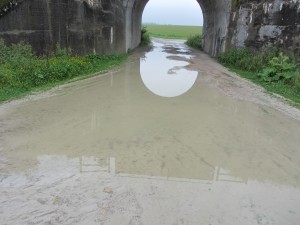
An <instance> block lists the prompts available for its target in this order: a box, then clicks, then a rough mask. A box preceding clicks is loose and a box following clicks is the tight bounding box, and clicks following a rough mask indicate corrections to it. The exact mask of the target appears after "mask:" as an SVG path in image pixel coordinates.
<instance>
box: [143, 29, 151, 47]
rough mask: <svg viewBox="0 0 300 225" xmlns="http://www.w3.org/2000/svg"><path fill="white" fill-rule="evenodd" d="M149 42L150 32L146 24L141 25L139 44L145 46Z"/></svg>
mask: <svg viewBox="0 0 300 225" xmlns="http://www.w3.org/2000/svg"><path fill="white" fill-rule="evenodd" d="M150 43H151V38H150V34H149V32H148V30H147V27H146V26H143V27H142V30H141V44H140V45H141V46H147V45H149V44H150Z"/></svg>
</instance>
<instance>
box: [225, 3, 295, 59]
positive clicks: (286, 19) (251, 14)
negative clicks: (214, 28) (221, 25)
mask: <svg viewBox="0 0 300 225" xmlns="http://www.w3.org/2000/svg"><path fill="white" fill-rule="evenodd" d="M229 28H230V30H229V35H228V38H230V40H229V41H228V46H227V48H231V47H251V48H255V49H259V48H261V47H263V46H271V45H273V46H277V47H280V48H282V49H283V50H285V51H289V52H294V53H295V54H297V55H298V56H299V54H300V0H263V1H253V0H248V1H245V0H244V1H242V0H239V1H237V3H236V5H235V6H233V9H232V12H231V19H230V25H229Z"/></svg>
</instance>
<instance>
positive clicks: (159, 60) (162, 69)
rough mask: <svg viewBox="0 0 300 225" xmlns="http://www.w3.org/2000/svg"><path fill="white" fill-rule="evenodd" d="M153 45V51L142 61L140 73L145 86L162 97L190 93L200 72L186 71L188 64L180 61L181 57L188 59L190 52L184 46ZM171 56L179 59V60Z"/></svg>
mask: <svg viewBox="0 0 300 225" xmlns="http://www.w3.org/2000/svg"><path fill="white" fill-rule="evenodd" d="M153 44H154V46H155V47H154V48H153V49H152V51H150V52H148V53H146V55H145V58H142V59H141V68H140V73H141V78H142V80H143V82H144V84H145V86H146V87H147V88H148V89H149V90H150V91H151V92H153V93H154V94H156V95H158V96H161V97H177V96H180V95H183V94H184V93H186V92H187V91H189V90H190V89H191V88H192V87H193V85H194V83H195V82H196V80H197V77H198V72H195V71H189V70H187V69H185V68H184V66H186V65H188V63H187V62H185V61H180V60H178V58H179V57H183V58H185V59H188V58H186V57H188V56H187V55H185V54H189V51H188V50H186V49H184V48H183V47H182V46H181V48H176V46H165V45H163V44H160V43H158V42H156V41H154V43H153ZM184 53H185V54H184ZM170 56H173V57H177V60H175V59H172V58H171V57H170ZM189 57H191V55H189Z"/></svg>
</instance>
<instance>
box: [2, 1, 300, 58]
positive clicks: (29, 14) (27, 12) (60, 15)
mask: <svg viewBox="0 0 300 225" xmlns="http://www.w3.org/2000/svg"><path fill="white" fill-rule="evenodd" d="M148 1H149V0H6V4H4V5H0V38H3V39H4V40H5V41H6V42H7V43H9V44H11V43H17V42H19V41H25V42H28V43H29V44H31V45H32V47H33V49H34V51H35V52H37V53H39V54H45V53H47V52H49V51H53V50H54V49H55V46H57V44H59V45H60V46H61V47H62V48H70V49H72V50H73V52H74V53H76V54H87V53H89V54H90V53H111V52H113V53H125V52H127V50H128V49H129V48H131V49H134V48H135V47H137V46H138V45H139V42H140V28H141V22H142V15H143V11H144V8H145V6H146V4H147V3H148ZM150 1H151V0H150ZM182 1H184V0H182ZM195 1H197V2H198V3H199V5H200V7H201V8H202V11H203V17H204V31H203V47H204V51H205V52H207V53H209V54H210V55H212V56H216V55H217V54H218V53H219V52H223V51H224V50H227V49H230V48H236V47H238V48H239V47H250V48H255V49H259V48H261V47H263V46H270V45H275V46H278V47H280V48H281V49H282V50H284V51H289V52H293V53H295V54H296V55H300V44H299V43H300V41H299V40H300V0H292V1H291V0H260V1H257V0H195Z"/></svg>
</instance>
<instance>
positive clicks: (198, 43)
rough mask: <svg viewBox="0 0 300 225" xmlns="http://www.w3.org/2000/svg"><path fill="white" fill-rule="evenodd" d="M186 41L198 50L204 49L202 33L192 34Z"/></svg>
mask: <svg viewBox="0 0 300 225" xmlns="http://www.w3.org/2000/svg"><path fill="white" fill-rule="evenodd" d="M185 43H186V44H187V45H188V46H190V47H192V48H195V49H198V50H203V48H202V35H200V34H197V35H193V36H190V37H189V38H188V40H187V41H186V42H185Z"/></svg>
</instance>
